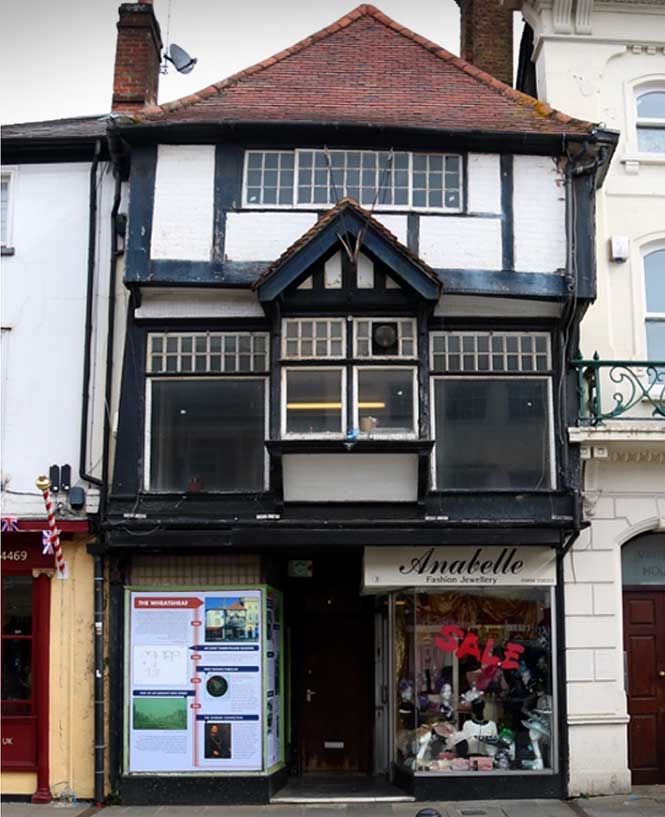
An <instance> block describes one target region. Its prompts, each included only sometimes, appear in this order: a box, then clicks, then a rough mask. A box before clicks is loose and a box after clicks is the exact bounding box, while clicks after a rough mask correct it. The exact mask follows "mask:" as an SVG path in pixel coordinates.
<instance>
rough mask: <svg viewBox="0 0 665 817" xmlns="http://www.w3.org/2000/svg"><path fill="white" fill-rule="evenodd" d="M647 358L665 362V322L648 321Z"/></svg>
mask: <svg viewBox="0 0 665 817" xmlns="http://www.w3.org/2000/svg"><path fill="white" fill-rule="evenodd" d="M647 357H648V358H649V360H665V321H647ZM661 371H662V370H661Z"/></svg>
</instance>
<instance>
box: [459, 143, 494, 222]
mask: <svg viewBox="0 0 665 817" xmlns="http://www.w3.org/2000/svg"><path fill="white" fill-rule="evenodd" d="M467 183H468V188H469V190H468V194H469V195H468V207H469V212H470V213H494V214H496V215H500V214H501V165H500V159H499V155H498V154H496V153H470V154H469V157H468V160H467Z"/></svg>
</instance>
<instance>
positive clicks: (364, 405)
mask: <svg viewBox="0 0 665 817" xmlns="http://www.w3.org/2000/svg"><path fill="white" fill-rule="evenodd" d="M355 377H356V381H355V410H356V415H355V427H356V428H358V429H360V431H362V432H366V433H368V434H375V433H378V434H382V435H391V434H394V435H399V436H404V435H408V434H415V431H416V427H415V422H416V417H415V406H416V388H417V380H416V370H415V369H413V368H406V367H402V368H383V367H381V368H376V367H374V368H371V369H370V368H362V367H358V368H357V369H356V370H355Z"/></svg>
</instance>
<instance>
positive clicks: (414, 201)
mask: <svg viewBox="0 0 665 817" xmlns="http://www.w3.org/2000/svg"><path fill="white" fill-rule="evenodd" d="M347 196H348V197H350V198H353V199H355V200H356V201H358V202H360V204H362V205H365V206H371V205H373V204H376V206H377V207H380V208H382V209H410V208H413V209H427V210H452V211H458V210H460V209H461V207H462V158H461V156H459V155H456V154H450V155H449V154H443V153H407V152H393V151H373V150H302V149H299V150H293V151H256V150H250V151H247V152H246V153H245V179H244V190H243V204H244V206H246V207H308V208H311V207H317V206H328V205H331V204H335V203H336V202H337V201H339V200H340V199H342V198H344V197H347Z"/></svg>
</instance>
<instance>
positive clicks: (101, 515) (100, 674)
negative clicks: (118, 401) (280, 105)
mask: <svg viewBox="0 0 665 817" xmlns="http://www.w3.org/2000/svg"><path fill="white" fill-rule="evenodd" d="M108 144H109V152H110V155H111V161H112V165H113V175H114V178H115V190H114V194H113V207H112V208H111V260H110V269H109V303H108V329H107V346H106V372H105V384H104V426H103V428H104V430H103V435H104V436H103V447H102V478H101V480H99V485H100V495H99V511H98V519H99V521H100V525H99V529H98V531H99V532H98V536H97V547H96V548H95V556H94V560H95V564H94V585H95V587H94V605H95V608H94V612H95V634H94V643H95V725H94V741H95V792H94V795H95V805H96V806H97V808H101V806H102V804H103V801H104V778H105V763H104V750H105V740H104V736H105V735H104V727H105V724H104V703H105V701H104V572H105V565H104V561H105V560H104V556H103V550H104V545H105V539H106V535H105V533H104V522H105V520H106V506H107V494H108V471H109V448H110V434H111V417H110V411H111V393H112V388H113V380H112V377H113V343H114V335H115V331H114V330H115V285H116V264H117V260H118V256H119V255H121V254H122V253H121V251H120V250H118V230H117V226H118V223H117V222H118V210H119V208H120V201H121V198H122V180H121V171H120V162H119V157H118V153H117V152H116V151H114V148H115V146H116V145H115V144H114V142H113V140H112V137H111V136H110V135H109V136H108Z"/></svg>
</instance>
